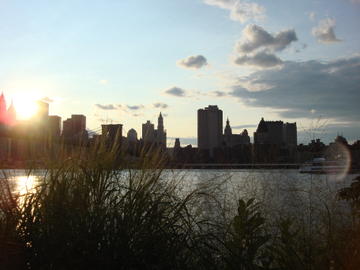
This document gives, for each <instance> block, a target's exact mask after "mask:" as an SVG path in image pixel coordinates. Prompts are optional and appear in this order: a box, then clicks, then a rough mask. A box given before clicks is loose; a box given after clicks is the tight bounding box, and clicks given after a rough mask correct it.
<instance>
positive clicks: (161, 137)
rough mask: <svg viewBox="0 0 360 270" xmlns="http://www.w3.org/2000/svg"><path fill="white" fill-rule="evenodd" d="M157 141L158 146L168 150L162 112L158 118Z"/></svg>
mask: <svg viewBox="0 0 360 270" xmlns="http://www.w3.org/2000/svg"><path fill="white" fill-rule="evenodd" d="M155 141H156V143H157V144H158V145H161V146H162V147H165V148H166V131H165V129H164V119H163V116H162V114H161V112H160V114H159V117H158V126H157V130H155Z"/></svg>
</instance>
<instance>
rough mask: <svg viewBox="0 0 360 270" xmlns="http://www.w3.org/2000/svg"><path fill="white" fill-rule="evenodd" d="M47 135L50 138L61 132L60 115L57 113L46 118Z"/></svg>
mask: <svg viewBox="0 0 360 270" xmlns="http://www.w3.org/2000/svg"><path fill="white" fill-rule="evenodd" d="M48 130H49V135H50V136H51V137H52V138H57V137H60V134H61V117H60V116H57V115H50V116H49V120H48Z"/></svg>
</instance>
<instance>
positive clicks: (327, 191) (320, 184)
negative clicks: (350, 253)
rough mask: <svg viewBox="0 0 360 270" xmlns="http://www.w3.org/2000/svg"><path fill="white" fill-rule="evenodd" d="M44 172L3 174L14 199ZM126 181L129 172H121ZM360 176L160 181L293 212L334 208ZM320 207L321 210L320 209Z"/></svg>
mask: <svg viewBox="0 0 360 270" xmlns="http://www.w3.org/2000/svg"><path fill="white" fill-rule="evenodd" d="M46 173H47V171H46V170H37V171H33V172H31V174H29V175H28V173H27V172H26V171H25V170H3V175H6V176H7V177H8V178H9V179H10V186H11V189H12V190H13V193H14V194H15V195H18V196H20V198H21V197H23V196H26V195H27V194H28V193H31V192H32V190H33V189H34V187H36V186H38V185H41V179H43V178H44V177H45V178H46ZM121 174H122V175H123V178H122V179H123V180H124V181H126V180H127V178H128V177H129V174H130V172H129V171H128V170H124V171H122V172H121ZM359 175H360V174H348V173H346V172H344V173H338V174H334V173H333V174H302V173H299V170H298V169H220V170H219V169H210V170H206V169H171V170H169V169H165V170H163V171H162V173H161V179H163V180H164V181H165V182H171V183H173V184H174V185H176V186H177V189H178V190H179V191H181V192H184V194H188V193H189V192H191V191H193V190H197V189H199V190H209V191H211V193H212V194H213V195H214V196H217V197H218V199H219V200H224V199H225V198H226V200H227V201H228V202H233V203H236V201H238V200H239V199H249V198H256V199H257V201H259V202H260V203H263V204H264V206H265V207H267V208H268V209H267V210H270V208H272V210H273V211H275V210H276V211H278V210H282V211H285V210H286V211H295V210H296V209H297V210H299V209H301V208H303V209H305V208H306V207H308V204H309V203H310V201H309V200H310V199H311V200H313V201H312V202H315V201H317V203H320V202H322V203H326V204H334V203H336V201H337V197H336V195H337V192H338V191H339V190H340V189H342V188H345V187H348V186H349V185H350V184H351V182H352V181H353V180H354V179H355V178H356V177H357V176H359ZM323 206H324V205H322V206H321V207H323Z"/></svg>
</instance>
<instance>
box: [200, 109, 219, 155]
mask: <svg viewBox="0 0 360 270" xmlns="http://www.w3.org/2000/svg"><path fill="white" fill-rule="evenodd" d="M197 127H198V147H199V149H200V150H210V153H211V152H212V150H213V149H214V148H217V147H220V146H221V144H222V129H223V112H222V110H219V108H218V107H217V106H216V105H213V106H212V105H209V106H208V107H206V108H204V109H199V110H198V126H197Z"/></svg>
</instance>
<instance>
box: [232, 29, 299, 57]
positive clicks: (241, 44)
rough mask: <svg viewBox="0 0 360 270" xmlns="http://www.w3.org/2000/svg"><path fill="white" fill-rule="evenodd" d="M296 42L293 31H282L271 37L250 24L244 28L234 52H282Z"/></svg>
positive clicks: (263, 30)
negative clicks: (260, 50)
mask: <svg viewBox="0 0 360 270" xmlns="http://www.w3.org/2000/svg"><path fill="white" fill-rule="evenodd" d="M297 40H298V39H297V36H296V33H295V31H294V30H293V29H288V30H283V31H280V32H278V33H276V34H274V35H272V34H270V33H269V32H267V31H266V30H265V29H264V28H262V27H260V26H258V25H255V24H250V25H247V26H246V27H245V28H244V30H243V32H242V37H241V40H240V41H238V42H237V44H236V50H237V52H239V53H242V54H246V53H251V52H254V51H255V50H258V49H266V50H268V51H271V52H276V51H282V50H284V49H285V48H286V47H287V46H289V45H290V44H291V43H292V42H294V41H297Z"/></svg>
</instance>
